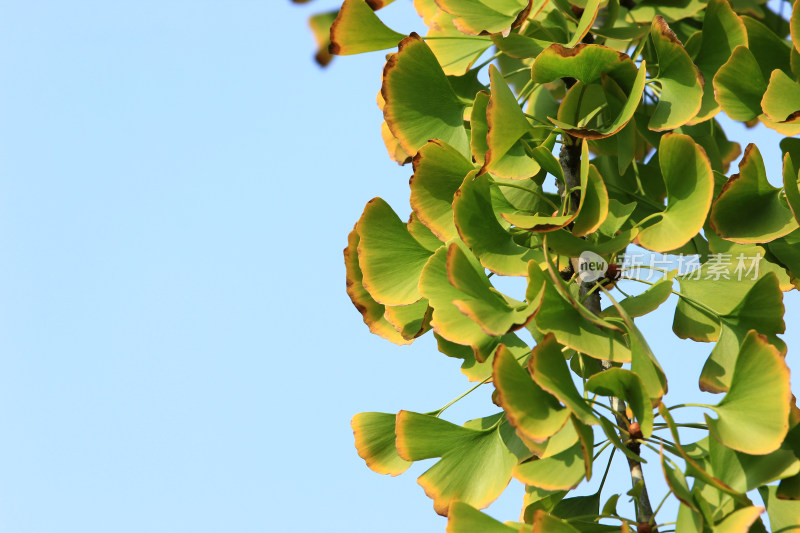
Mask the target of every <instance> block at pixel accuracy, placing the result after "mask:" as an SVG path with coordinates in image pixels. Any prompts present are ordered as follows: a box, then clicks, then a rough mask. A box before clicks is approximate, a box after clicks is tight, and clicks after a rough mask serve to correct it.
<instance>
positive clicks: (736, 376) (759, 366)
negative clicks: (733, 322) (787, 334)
mask: <svg viewBox="0 0 800 533" xmlns="http://www.w3.org/2000/svg"><path fill="white" fill-rule="evenodd" d="M790 400H791V390H790V386H789V368H788V367H787V366H786V362H785V361H784V360H783V357H782V356H781V354H780V353H779V352H778V350H776V349H775V347H774V346H772V345H771V344H769V343H768V342H767V340H766V338H765V337H763V336H761V335H758V334H757V333H755V332H751V333H750V334H748V335H747V337H746V338H745V340H744V342H743V343H742V347H741V350H740V351H739V355H738V357H737V358H736V366H735V368H734V371H733V377H732V379H731V385H730V388H729V389H728V393H727V394H726V395H725V397H724V398H723V399H722V401H721V402H720V403H719V404H718V405H716V406H715V407H714V411H715V412H716V414H717V416H718V418H717V419H716V420H715V419H710V418H708V417H707V418H706V420H707V422H708V426H709V430H710V432H711V434H712V435H713V436H714V438H716V439H718V440H719V441H720V442H722V443H723V444H725V446H727V447H729V448H733V449H734V450H738V451H741V452H744V453H750V454H766V453H769V452H771V451H774V450H776V449H777V448H778V447H779V446H780V445H781V442H783V439H784V437H785V436H786V432H787V431H788V428H789V425H788V422H787V420H788V417H789V405H790V403H789V402H790Z"/></svg>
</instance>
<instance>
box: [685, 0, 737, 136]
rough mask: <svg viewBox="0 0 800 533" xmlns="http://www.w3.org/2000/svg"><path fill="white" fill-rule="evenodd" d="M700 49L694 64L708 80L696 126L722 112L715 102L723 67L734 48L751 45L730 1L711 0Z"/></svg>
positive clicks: (695, 122)
mask: <svg viewBox="0 0 800 533" xmlns="http://www.w3.org/2000/svg"><path fill="white" fill-rule="evenodd" d="M702 28H703V29H702V33H701V34H700V35H699V37H700V48H699V50H698V52H697V55H696V56H695V58H694V63H695V65H697V68H699V69H700V72H701V73H702V74H703V77H704V78H705V79H706V80H707V82H706V84H705V87H704V88H703V101H702V104H701V106H700V111H699V112H698V113H697V116H696V117H695V118H694V119H693V120H692V121H691V123H692V124H697V123H699V122H703V121H705V120H708V119H709V118H711V117H713V116H714V115H716V114H717V113H718V112H719V104H717V102H716V100H715V99H714V86H713V84H712V83H709V82H710V81H711V80H713V79H714V76H715V75H716V73H717V71H718V70H719V68H720V67H721V66H722V65H723V64H724V63H725V62H726V61H728V58H730V57H731V54H732V53H733V50H734V48H736V47H737V46H740V45H744V46H747V30H746V29H745V26H744V23H743V22H742V19H741V18H739V16H738V15H737V14H736V13H735V12H734V11H733V9H731V6H730V4H728V2H727V0H709V2H708V7H707V8H706V11H705V16H704V18H703V26H702Z"/></svg>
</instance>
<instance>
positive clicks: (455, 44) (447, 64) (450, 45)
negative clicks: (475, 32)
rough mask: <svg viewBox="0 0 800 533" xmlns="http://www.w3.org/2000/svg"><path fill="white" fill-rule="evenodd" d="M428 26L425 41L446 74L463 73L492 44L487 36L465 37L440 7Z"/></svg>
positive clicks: (452, 18)
mask: <svg viewBox="0 0 800 533" xmlns="http://www.w3.org/2000/svg"><path fill="white" fill-rule="evenodd" d="M428 27H429V28H430V29H429V30H428V33H427V34H426V36H425V38H426V42H427V43H428V46H429V47H430V49H431V50H432V51H433V53H434V55H436V59H438V60H439V64H440V65H442V70H443V71H444V73H445V74H448V75H450V74H452V75H456V76H460V75H462V74H465V73H466V72H467V71H468V70H469V68H470V67H471V66H472V64H473V63H474V62H475V61H476V60H477V59H478V58H479V57H480V56H481V54H483V53H484V52H485V51H486V49H487V48H489V47H490V46H492V41H491V40H490V39H489V38H488V37H475V38H473V39H465V38H464V34H463V33H462V32H461V31H460V30H459V29H458V28H456V26H455V24H454V17H453V16H452V15H450V14H449V13H447V12H446V11H444V10H441V9H440V10H439V11H438V12H437V13H436V15H435V16H434V17H433V19H432V20H431V23H430V24H429V25H428Z"/></svg>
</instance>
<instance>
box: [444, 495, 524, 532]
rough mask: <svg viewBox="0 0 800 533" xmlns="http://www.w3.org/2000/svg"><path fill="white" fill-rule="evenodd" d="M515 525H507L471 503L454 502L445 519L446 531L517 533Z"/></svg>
mask: <svg viewBox="0 0 800 533" xmlns="http://www.w3.org/2000/svg"><path fill="white" fill-rule="evenodd" d="M518 531H519V530H518V529H517V528H516V527H512V526H507V525H505V524H503V523H502V522H498V521H497V520H495V519H494V518H492V517H491V516H489V515H487V514H484V513H482V512H480V511H478V510H477V509H475V508H474V507H472V506H471V505H468V504H466V503H463V502H454V503H453V504H452V505H451V506H450V514H449V516H448V519H447V533H518Z"/></svg>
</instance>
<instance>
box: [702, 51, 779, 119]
mask: <svg viewBox="0 0 800 533" xmlns="http://www.w3.org/2000/svg"><path fill="white" fill-rule="evenodd" d="M766 90H767V82H766V80H765V79H764V77H763V76H762V74H761V70H760V68H759V65H758V61H757V60H756V58H755V56H754V55H753V53H752V52H751V51H750V50H748V48H747V47H746V46H737V47H736V48H734V50H733V54H731V57H730V59H728V61H727V62H725V64H723V65H722V66H721V67H720V68H719V70H718V71H717V74H716V75H715V76H714V92H715V93H716V97H717V102H718V103H719V105H720V106H722V110H723V111H725V113H727V115H728V116H729V117H731V118H732V119H733V120H741V121H748V120H753V119H754V118H756V117H758V116H759V115H760V114H761V112H762V111H761V99H762V98H763V97H764V92H765V91H766Z"/></svg>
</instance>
